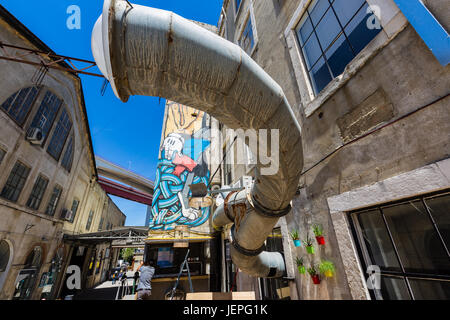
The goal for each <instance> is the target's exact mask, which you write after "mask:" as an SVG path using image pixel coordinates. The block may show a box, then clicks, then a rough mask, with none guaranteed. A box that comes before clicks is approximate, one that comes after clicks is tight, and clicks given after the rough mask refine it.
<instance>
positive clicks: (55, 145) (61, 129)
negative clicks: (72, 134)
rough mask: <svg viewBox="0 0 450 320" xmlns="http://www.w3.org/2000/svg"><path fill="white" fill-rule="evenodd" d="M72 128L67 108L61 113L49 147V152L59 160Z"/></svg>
mask: <svg viewBox="0 0 450 320" xmlns="http://www.w3.org/2000/svg"><path fill="white" fill-rule="evenodd" d="M71 128H72V122H71V121H70V118H69V115H68V114H67V111H66V109H63V110H62V112H61V115H60V116H59V119H58V123H57V125H56V128H55V131H54V132H53V136H52V139H51V140H50V143H49V145H48V148H47V152H48V153H49V154H50V155H51V156H53V158H55V159H57V160H58V159H59V156H60V155H61V152H62V149H63V147H64V143H65V142H66V139H67V136H68V134H69V131H70V129H71Z"/></svg>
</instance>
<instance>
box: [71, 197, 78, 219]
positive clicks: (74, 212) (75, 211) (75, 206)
mask: <svg viewBox="0 0 450 320" xmlns="http://www.w3.org/2000/svg"><path fill="white" fill-rule="evenodd" d="M79 205H80V201H79V200H77V199H74V200H73V202H72V208H71V209H70V211H72V218H70V221H69V222H70V223H72V222H73V221H74V220H75V215H76V214H77V211H78V206H79Z"/></svg>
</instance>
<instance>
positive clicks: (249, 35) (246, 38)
mask: <svg viewBox="0 0 450 320" xmlns="http://www.w3.org/2000/svg"><path fill="white" fill-rule="evenodd" d="M239 45H240V46H241V48H242V49H244V51H245V52H247V54H251V52H252V49H253V47H254V45H255V41H254V38H253V27H252V19H251V18H250V17H249V18H248V21H247V25H246V27H245V29H244V32H243V33H242V35H241V39H240V40H239Z"/></svg>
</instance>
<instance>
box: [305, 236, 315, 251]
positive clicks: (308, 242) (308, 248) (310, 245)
mask: <svg viewBox="0 0 450 320" xmlns="http://www.w3.org/2000/svg"><path fill="white" fill-rule="evenodd" d="M305 247H306V252H308V253H309V254H314V247H313V242H312V239H311V238H310V237H309V234H307V235H306V240H305Z"/></svg>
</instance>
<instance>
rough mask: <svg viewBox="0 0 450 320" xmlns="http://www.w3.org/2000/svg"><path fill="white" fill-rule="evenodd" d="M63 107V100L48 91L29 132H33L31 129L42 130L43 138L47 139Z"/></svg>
mask: <svg viewBox="0 0 450 320" xmlns="http://www.w3.org/2000/svg"><path fill="white" fill-rule="evenodd" d="M61 105H62V100H61V99H59V98H58V97H57V96H55V95H54V94H53V93H51V92H50V91H47V92H46V93H45V96H44V99H43V100H42V102H41V105H40V106H39V109H38V111H37V113H36V114H35V116H34V118H33V121H32V123H31V126H30V128H29V130H31V128H41V129H42V136H43V137H44V139H45V137H46V136H47V134H48V133H49V131H50V129H51V127H52V125H53V121H54V120H55V118H56V114H57V113H58V111H59V108H60V107H61ZM44 141H45V140H44Z"/></svg>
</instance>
